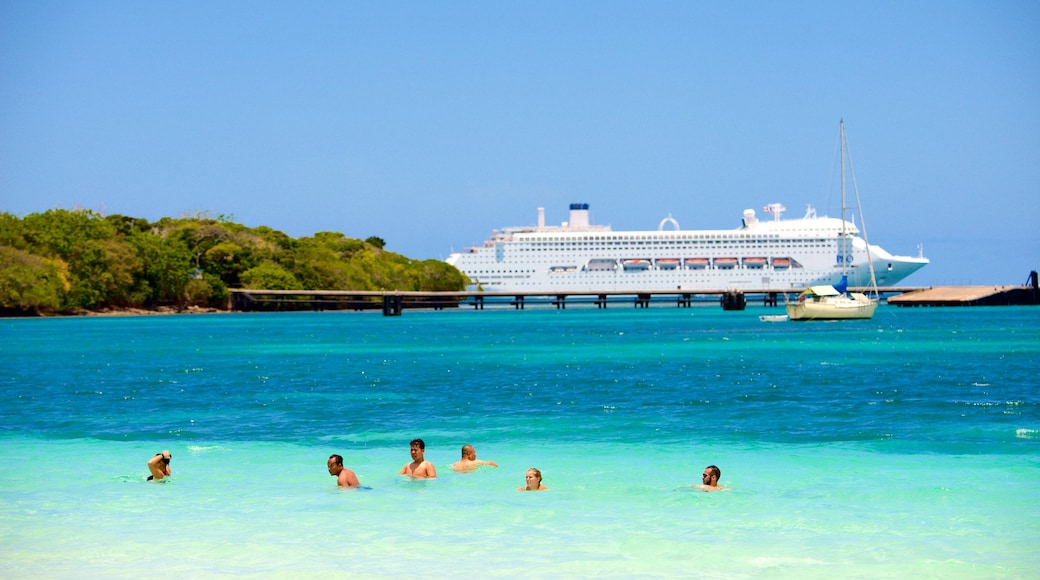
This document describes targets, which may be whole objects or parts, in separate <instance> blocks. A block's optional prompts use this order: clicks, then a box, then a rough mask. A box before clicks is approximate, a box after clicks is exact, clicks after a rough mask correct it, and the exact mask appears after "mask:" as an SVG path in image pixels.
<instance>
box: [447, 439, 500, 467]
mask: <svg viewBox="0 0 1040 580" xmlns="http://www.w3.org/2000/svg"><path fill="white" fill-rule="evenodd" d="M481 465H490V466H491V467H498V464H497V463H495V462H494V461H484V460H482V459H477V450H476V449H474V448H473V446H472V445H463V446H462V459H460V460H458V461H456V462H455V463H452V464H451V468H452V469H454V470H455V471H473V470H475V469H476V468H478V467H480V466H481Z"/></svg>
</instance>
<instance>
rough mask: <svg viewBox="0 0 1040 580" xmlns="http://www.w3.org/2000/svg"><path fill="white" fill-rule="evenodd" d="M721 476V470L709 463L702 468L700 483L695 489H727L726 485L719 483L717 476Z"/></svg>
mask: <svg viewBox="0 0 1040 580" xmlns="http://www.w3.org/2000/svg"><path fill="white" fill-rule="evenodd" d="M720 477H722V471H720V470H719V468H718V467H715V466H714V465H709V466H707V467H705V468H704V473H702V474H701V484H700V485H698V486H697V489H699V490H701V491H720V490H723V489H729V488H727V487H724V486H721V485H719V478H720Z"/></svg>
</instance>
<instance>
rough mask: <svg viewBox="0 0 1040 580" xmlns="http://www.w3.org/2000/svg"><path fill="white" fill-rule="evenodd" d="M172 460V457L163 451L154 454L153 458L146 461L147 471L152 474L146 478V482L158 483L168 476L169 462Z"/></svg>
mask: <svg viewBox="0 0 1040 580" xmlns="http://www.w3.org/2000/svg"><path fill="white" fill-rule="evenodd" d="M172 459H173V455H172V454H171V453H170V452H169V451H167V450H165V449H163V452H162V453H156V454H155V457H152V458H151V459H149V460H148V471H151V472H152V474H151V475H149V476H148V481H153V480H154V481H159V480H160V479H162V478H164V477H169V476H170V460H172Z"/></svg>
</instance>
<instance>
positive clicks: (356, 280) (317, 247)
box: [0, 210, 466, 315]
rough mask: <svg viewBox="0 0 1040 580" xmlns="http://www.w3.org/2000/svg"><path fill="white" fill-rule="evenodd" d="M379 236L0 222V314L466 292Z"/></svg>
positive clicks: (80, 216) (449, 273)
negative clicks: (283, 295) (232, 299)
mask: <svg viewBox="0 0 1040 580" xmlns="http://www.w3.org/2000/svg"><path fill="white" fill-rule="evenodd" d="M384 245H385V242H384V241H383V240H382V239H381V238H378V237H375V236H372V237H370V238H368V239H366V240H357V239H352V238H348V237H346V236H344V235H343V234H340V233H334V232H319V233H317V234H315V235H314V237H303V238H299V239H294V238H290V237H289V236H287V235H286V234H284V233H282V232H279V231H277V230H273V229H271V228H269V227H265V226H261V227H256V228H249V227H246V226H242V225H239V224H235V223H232V222H230V221H228V220H226V219H224V218H223V217H221V218H217V219H212V218H209V217H205V216H198V217H190V218H178V219H172V218H163V219H161V220H159V221H157V222H155V223H149V222H148V221H147V220H143V219H139V218H132V217H126V216H121V215H111V216H101V215H99V214H97V213H95V212H92V211H89V210H75V211H69V210H49V211H46V212H44V213H37V214H29V215H27V216H25V217H24V218H19V217H17V216H14V215H11V214H8V213H0V314H7V315H10V314H47V313H69V312H74V311H77V310H81V309H86V310H98V309H104V308H156V307H162V306H171V307H176V308H184V307H187V306H205V307H215V308H226V307H227V304H228V288H262V289H269V290H401V291H446V290H461V289H462V288H463V287H464V286H465V283H466V279H465V276H464V275H463V274H462V273H461V272H459V271H458V270H456V269H455V268H454V267H452V266H449V265H448V264H446V263H444V262H441V261H438V260H411V259H408V258H406V257H404V256H401V255H399V254H395V253H393V252H388V251H385V250H383V246H384Z"/></svg>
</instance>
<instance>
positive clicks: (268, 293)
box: [228, 272, 1040, 316]
mask: <svg viewBox="0 0 1040 580" xmlns="http://www.w3.org/2000/svg"><path fill="white" fill-rule="evenodd" d="M1030 276H1031V278H1030V282H1031V283H1030V284H1027V285H1025V286H933V287H927V288H924V287H919V286H913V287H891V286H889V287H885V288H879V289H878V290H879V291H880V292H881V294H882V295H893V294H895V296H891V297H890V298H888V303H889V304H893V305H896V306H901V307H907V306H911V307H912V306H991V305H1019V304H1040V289H1038V288H1037V285H1036V273H1035V272H1032V273H1030ZM849 290H850V291H853V292H867V291H868V289H867V288H849ZM229 292H230V293H231V297H230V299H229V303H228V309H229V310H235V311H253V312H256V311H260V312H280V311H305V310H310V311H321V310H355V311H362V310H382V312H383V315H384V316H400V315H401V313H402V312H404V311H405V310H409V309H427V310H444V309H446V308H462V307H471V308H473V309H474V310H484V309H485V308H486V307H487V308H513V309H515V310H524V309H526V308H528V307H538V306H541V307H551V308H555V309H557V310H565V309H566V308H567V307H568V306H572V307H594V308H599V309H602V308H607V306H611V305H613V306H629V307H634V308H649V307H650V306H651V305H652V304H653V305H674V306H676V307H678V308H690V307H692V306H694V305H709V304H721V305H722V307H723V308H724V309H726V310H743V306H744V304H745V303H751V302H756V301H759V302H760V303H761V304H762V305H764V306H767V307H777V306H783V304H784V303H785V302H787V301H789V300H791V299H793V297H794V296H796V295H797V294H798V293H799V292H800V290H796V289H790V290H786V291H785V290H775V289H771V288H757V289H747V288H745V289H738V290H734V289H732V288H730V289H712V290H590V291H555V292H553V291H550V292H468V291H457V292H398V291H392V290H390V291H378V290H255V289H242V288H234V289H230V290H229Z"/></svg>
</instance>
